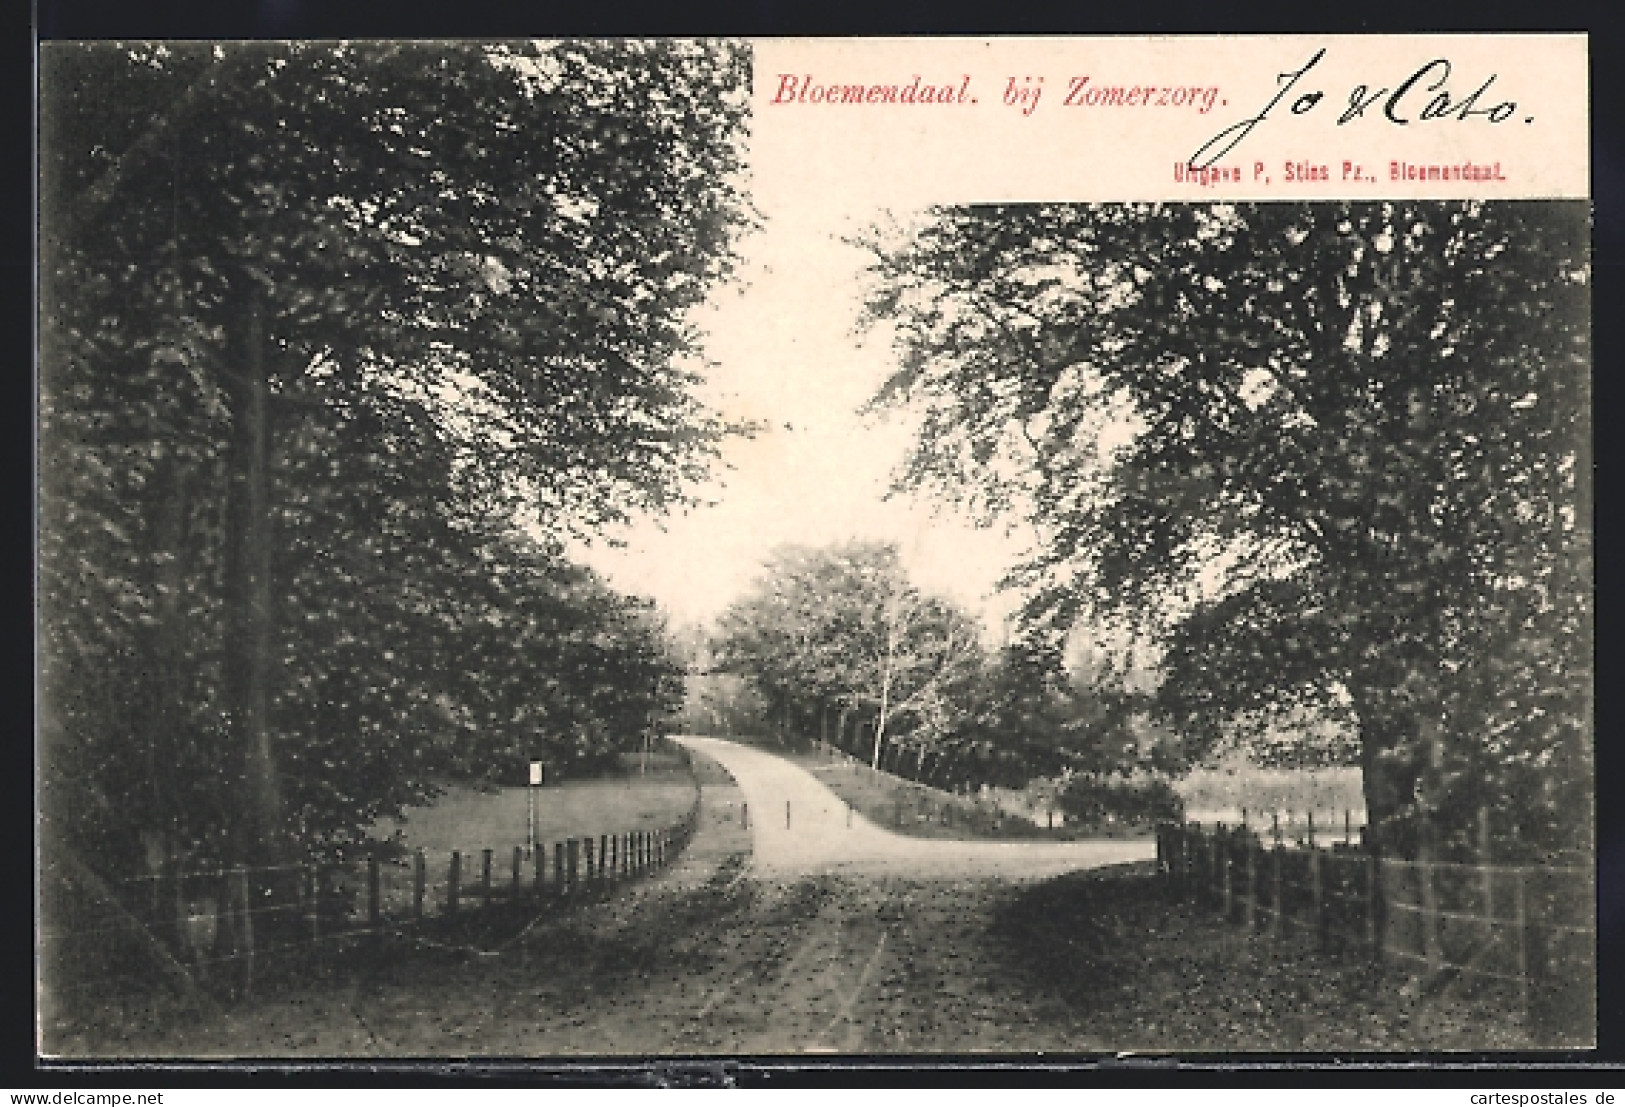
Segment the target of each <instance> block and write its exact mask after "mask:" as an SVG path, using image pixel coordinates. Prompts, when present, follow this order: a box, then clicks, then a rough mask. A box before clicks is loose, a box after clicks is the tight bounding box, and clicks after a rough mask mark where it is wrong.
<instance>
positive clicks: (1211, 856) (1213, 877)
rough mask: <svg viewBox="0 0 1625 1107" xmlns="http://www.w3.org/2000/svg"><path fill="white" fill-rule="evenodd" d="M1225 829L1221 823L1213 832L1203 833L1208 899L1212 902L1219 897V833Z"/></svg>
mask: <svg viewBox="0 0 1625 1107" xmlns="http://www.w3.org/2000/svg"><path fill="white" fill-rule="evenodd" d="M1223 830H1224V824H1223V823H1219V824H1218V825H1216V826H1215V827H1214V828H1213V832H1212V833H1211V834H1203V835H1202V841H1203V843H1204V846H1203V848H1205V849H1206V850H1207V901H1208V903H1210V904H1211V903H1212V902H1213V901H1214V900H1216V899H1218V898H1219V895H1220V888H1219V881H1220V879H1221V878H1220V876H1219V863H1220V860H1221V859H1220V857H1219V835H1220V833H1222V832H1223Z"/></svg>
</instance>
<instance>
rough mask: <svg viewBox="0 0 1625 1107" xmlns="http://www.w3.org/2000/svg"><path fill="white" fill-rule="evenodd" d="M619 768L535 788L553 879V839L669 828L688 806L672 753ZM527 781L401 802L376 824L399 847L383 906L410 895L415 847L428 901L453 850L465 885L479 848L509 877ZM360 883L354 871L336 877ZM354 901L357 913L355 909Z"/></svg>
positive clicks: (525, 867) (455, 788)
mask: <svg viewBox="0 0 1625 1107" xmlns="http://www.w3.org/2000/svg"><path fill="white" fill-rule="evenodd" d="M623 770H624V775H616V776H607V777H601V778H596V779H582V780H566V781H563V782H562V783H559V784H549V785H547V786H545V787H542V788H538V789H536V844H537V847H538V850H539V852H540V853H541V861H542V864H543V867H544V868H546V869H547V872H548V873H549V876H548V879H553V878H554V877H553V876H552V875H551V874H552V868H551V866H552V865H553V863H554V860H555V857H554V854H555V851H554V848H553V847H554V844H555V843H558V842H564V841H567V840H568V839H571V838H577V839H593V840H594V841H597V840H598V839H600V838H601V837H602V836H604V835H610V836H615V835H620V834H626V833H629V832H631V831H639V830H650V831H652V830H660V829H664V828H669V827H672V826H675V825H676V824H677V823H678V822H680V821H681V820H682V819H683V817H684V816H685V815H687V814H688V812H689V810H690V808H691V807H692V806H693V804H694V798H695V783H694V776H693V774H692V772H691V771H690V769H689V768H688V765H687V763H686V762H685V761H684V760H683V759H682V758H681V757H680V756H679V755H677V754H674V753H656V754H654V755H652V756H651V757H650V758H649V762H648V768H647V771H646V772H645V771H642V770H641V768H640V765H639V762H638V760H637V758H636V757H635V756H632V755H628V756H627V758H626V764H625V765H624V766H623ZM527 791H528V789H526V788H524V787H515V788H498V789H494V790H490V791H482V790H480V789H478V788H474V787H470V786H468V785H461V784H458V785H451V786H449V787H447V789H446V791H445V792H444V793H443V794H442V795H441V796H440V797H439V798H438V799H436V801H435V802H434V803H432V804H429V805H427V806H424V807H413V808H409V809H407V811H406V813H405V817H404V818H402V819H382V820H379V822H378V823H376V824H374V828H373V832H374V835H375V836H376V837H381V838H387V839H393V840H394V841H395V842H397V843H399V845H401V846H402V847H404V849H403V850H402V851H401V852H400V853H399V855H398V856H396V857H394V858H393V859H392V860H391V861H390V862H389V863H387V864H385V865H384V866H383V871H382V873H381V874H380V877H381V880H380V885H381V887H380V892H381V897H382V901H383V903H384V909H385V911H386V913H388V912H391V911H404V910H405V908H406V906H407V905H408V904H410V902H411V899H412V895H413V885H412V862H411V860H410V857H411V854H412V853H413V852H415V851H416V850H419V849H421V850H422V851H423V852H424V857H425V862H426V876H427V882H426V888H427V894H428V899H429V902H430V903H431V904H439V903H441V902H442V901H443V900H444V897H445V896H446V893H447V886H448V880H449V872H450V862H451V854H452V851H454V850H456V851H458V852H460V853H461V854H462V855H463V858H464V861H463V866H464V868H463V873H464V876H463V886H464V887H465V888H472V887H473V885H474V882H475V880H476V879H478V877H477V875H476V873H477V870H476V865H477V864H480V863H481V862H480V860H479V859H480V857H481V853H482V851H484V850H490V851H491V852H492V855H493V856H492V868H493V872H492V880H493V884H495V885H498V886H501V885H504V884H506V883H507V882H509V881H511V880H512V866H513V861H512V858H513V851H514V849H515V848H516V847H518V848H520V849H521V850H524V847H526V846H527V845H528V842H527V838H528V822H529V798H528V796H527V795H526V793H527ZM535 865H536V859H535V857H534V856H532V855H531V854H529V853H528V852H524V853H522V867H521V879H522V880H523V881H524V882H525V884H526V885H528V884H529V883H530V882H531V881H532V880H534V878H535V871H536V869H535ZM341 879H343V880H344V881H345V882H346V886H348V885H349V884H355V885H356V892H357V903H358V905H359V903H360V900H359V889H360V885H359V881H360V879H361V877H360V873H359V872H357V873H351V874H349V875H348V876H347V877H344V878H341ZM359 909H360V908H359V906H358V907H357V910H359Z"/></svg>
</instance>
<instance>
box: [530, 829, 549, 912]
mask: <svg viewBox="0 0 1625 1107" xmlns="http://www.w3.org/2000/svg"><path fill="white" fill-rule="evenodd" d="M530 863H531V866H532V867H533V868H534V869H535V870H536V871H535V873H534V875H533V876H532V878H531V888H530V891H531V894H532V895H534V896H536V897H537V898H538V899H540V898H541V896H542V893H543V892H544V891H545V890H546V887H547V883H546V877H547V847H546V846H545V845H543V844H542V843H540V842H537V843H536V846H535V850H534V851H533V852H532V853H531V855H530Z"/></svg>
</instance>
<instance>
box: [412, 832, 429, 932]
mask: <svg viewBox="0 0 1625 1107" xmlns="http://www.w3.org/2000/svg"><path fill="white" fill-rule="evenodd" d="M428 890H429V874H428V859H427V858H425V857H424V855H423V847H421V846H419V847H418V849H417V850H416V852H414V853H413V854H412V917H413V918H414V919H421V918H422V917H423V896H424V893H426V892H427V891H428Z"/></svg>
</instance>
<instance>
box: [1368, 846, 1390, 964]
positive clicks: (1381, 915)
mask: <svg viewBox="0 0 1625 1107" xmlns="http://www.w3.org/2000/svg"><path fill="white" fill-rule="evenodd" d="M1371 884H1372V888H1371V915H1372V917H1373V918H1374V919H1375V920H1376V926H1375V930H1376V941H1375V943H1374V944H1373V945H1372V947H1371V948H1372V956H1373V957H1374V958H1376V960H1378V961H1381V960H1383V958H1384V957H1385V956H1386V954H1387V953H1388V866H1387V864H1386V859H1385V858H1384V857H1383V855H1382V846H1381V845H1380V844H1373V845H1372V847H1371Z"/></svg>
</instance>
